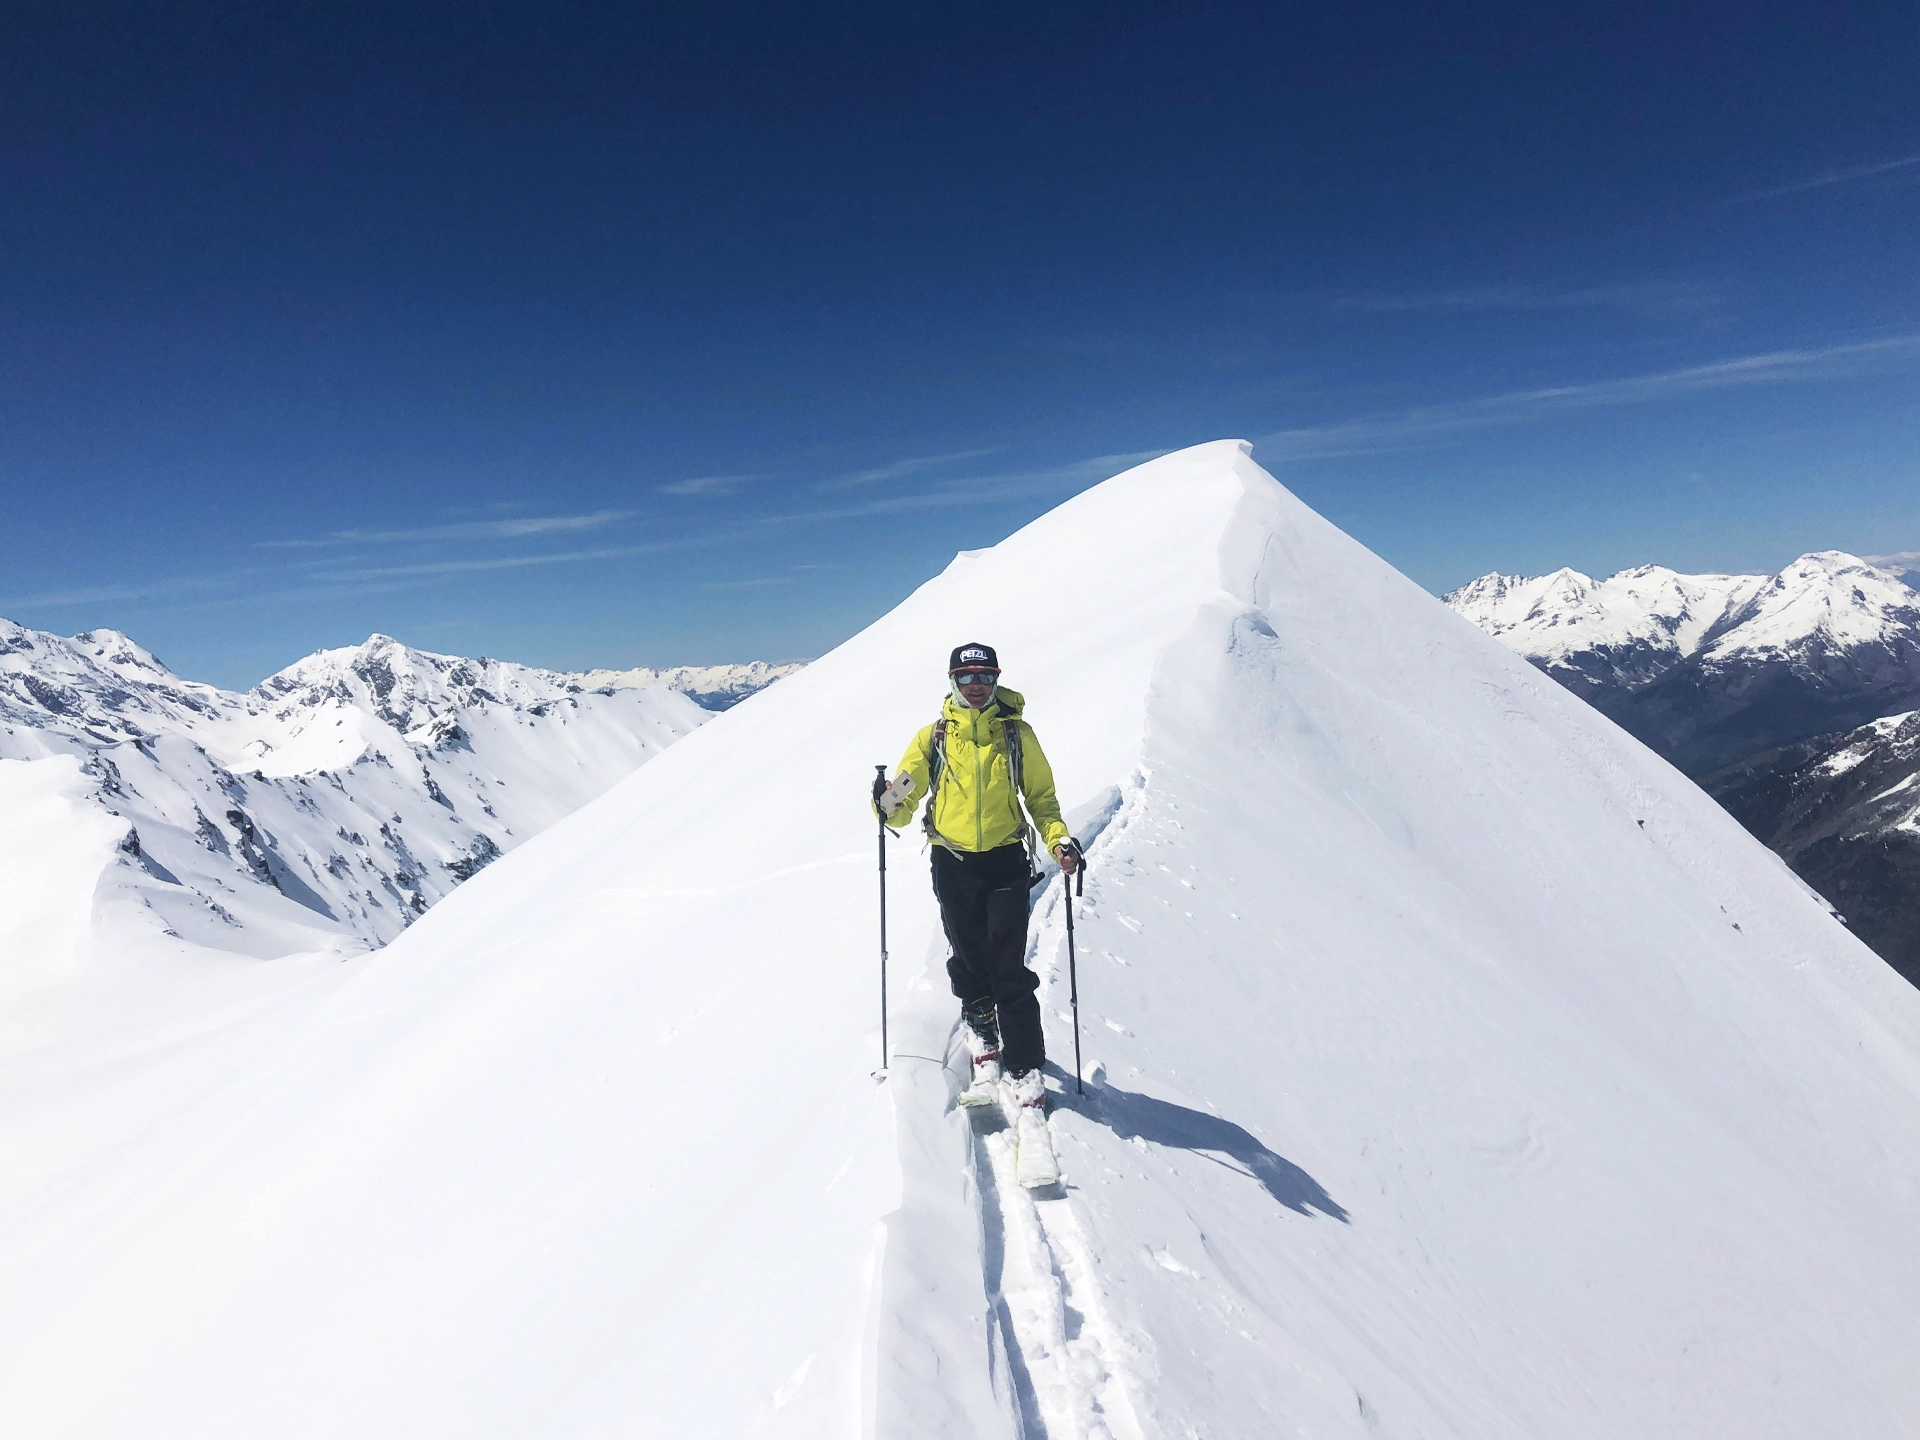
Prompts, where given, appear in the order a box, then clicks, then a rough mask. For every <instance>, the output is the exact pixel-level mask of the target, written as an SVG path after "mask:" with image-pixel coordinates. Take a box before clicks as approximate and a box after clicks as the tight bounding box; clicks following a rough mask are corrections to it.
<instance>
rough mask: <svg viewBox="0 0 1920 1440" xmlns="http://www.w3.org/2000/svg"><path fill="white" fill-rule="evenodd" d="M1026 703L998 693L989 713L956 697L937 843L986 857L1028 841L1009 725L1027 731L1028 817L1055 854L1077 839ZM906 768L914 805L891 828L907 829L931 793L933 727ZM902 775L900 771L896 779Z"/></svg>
mask: <svg viewBox="0 0 1920 1440" xmlns="http://www.w3.org/2000/svg"><path fill="white" fill-rule="evenodd" d="M1025 705H1026V702H1025V701H1024V700H1023V699H1022V698H1021V697H1020V695H1019V694H1018V693H1017V692H1015V691H1012V690H1005V689H1001V690H996V691H995V692H994V696H993V699H991V700H989V701H988V702H987V704H986V708H985V709H982V710H974V709H970V708H968V707H967V706H965V705H962V704H960V703H959V702H958V701H957V700H955V699H954V698H953V697H952V696H951V695H949V696H948V697H947V703H946V705H945V707H944V708H943V714H944V715H945V717H946V722H947V759H946V764H945V765H944V766H943V767H942V768H941V771H940V793H939V794H938V795H935V796H934V797H933V828H934V830H935V831H936V832H937V833H936V835H935V837H934V839H935V841H936V843H938V844H942V845H945V846H946V847H947V848H948V849H949V850H959V851H965V852H968V853H978V852H980V851H983V850H997V849H999V848H1000V847H1001V846H1002V845H1017V844H1019V843H1020V841H1021V839H1022V837H1023V836H1024V835H1025V834H1026V828H1027V822H1026V817H1025V816H1023V815H1022V814H1021V813H1020V801H1019V799H1017V798H1016V797H1015V796H1014V793H1013V772H1012V767H1011V766H1010V764H1009V762H1008V755H1007V726H1009V725H1018V726H1019V727H1020V781H1021V786H1020V788H1021V790H1022V791H1023V792H1024V793H1025V797H1026V802H1027V813H1028V814H1030V815H1032V816H1033V819H1034V823H1035V824H1036V825H1038V826H1039V827H1040V840H1041V843H1042V844H1043V845H1044V846H1045V847H1046V848H1047V850H1048V851H1051V850H1052V849H1053V847H1054V846H1056V845H1059V844H1061V843H1063V842H1064V841H1066V840H1067V839H1068V838H1069V831H1068V830H1067V825H1066V822H1065V821H1064V820H1062V819H1061V818H1060V801H1059V798H1058V797H1057V796H1056V795H1055V794H1054V793H1053V767H1052V766H1051V765H1049V764H1048V763H1047V757H1046V754H1045V752H1044V751H1042V750H1041V748H1040V740H1039V737H1038V736H1036V735H1035V734H1034V733H1033V727H1032V726H1031V725H1029V724H1027V722H1026V721H1025V720H1022V719H1021V718H1020V712H1021V710H1022V709H1023V708H1024V707H1025ZM900 769H901V770H905V771H906V772H907V773H908V774H909V775H911V776H912V777H913V789H912V790H911V791H909V792H908V794H907V799H906V803H904V804H903V805H901V807H900V808H899V809H898V810H896V811H894V812H893V817H892V818H891V819H889V820H888V821H887V823H888V824H889V825H891V826H893V828H894V829H896V830H900V829H904V828H905V827H906V826H907V825H908V824H909V823H910V822H911V821H912V820H913V816H914V812H915V811H916V810H918V809H919V806H920V800H921V797H922V796H924V795H925V794H926V793H927V776H928V775H929V774H930V773H931V771H932V769H933V726H931V725H929V726H927V727H926V728H925V729H923V730H922V731H921V732H920V733H919V734H918V735H915V736H914V737H913V743H912V744H911V745H909V746H907V753H906V754H905V755H903V756H901V757H900ZM896 773H897V772H896Z"/></svg>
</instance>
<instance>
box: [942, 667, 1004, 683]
mask: <svg viewBox="0 0 1920 1440" xmlns="http://www.w3.org/2000/svg"><path fill="white" fill-rule="evenodd" d="M999 678H1000V672H999V671H998V670H956V671H954V672H953V679H954V683H955V684H956V685H992V684H993V683H995V682H996V681H997V680H999Z"/></svg>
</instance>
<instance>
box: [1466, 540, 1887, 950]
mask: <svg viewBox="0 0 1920 1440" xmlns="http://www.w3.org/2000/svg"><path fill="white" fill-rule="evenodd" d="M1445 600H1446V603H1447V604H1448V605H1450V606H1452V607H1453V608H1454V609H1455V610H1456V611H1458V612H1459V613H1460V614H1462V615H1464V616H1465V617H1466V618H1467V619H1469V620H1471V621H1473V622H1474V623H1475V624H1476V625H1478V626H1480V627H1481V628H1482V629H1483V630H1486V631H1487V632H1488V633H1489V634H1492V635H1494V636H1496V637H1497V638H1499V639H1500V640H1502V641H1503V642H1505V643H1506V644H1507V645H1508V646H1510V647H1511V648H1513V649H1514V650H1516V651H1518V652H1519V653H1520V654H1522V655H1524V656H1526V657H1527V658H1528V659H1529V660H1531V661H1532V662H1533V663H1534V664H1535V665H1537V666H1539V667H1540V668H1541V669H1542V670H1544V671H1545V672H1546V673H1547V674H1548V675H1551V676H1552V677H1553V678H1554V679H1556V680H1558V681H1559V682H1560V683H1561V684H1563V685H1565V686H1566V687H1567V688H1568V689H1569V690H1572V691H1573V692H1575V693H1576V694H1578V695H1581V696H1583V697H1584V698H1586V699H1587V700H1589V701H1590V702H1592V703H1593V704H1594V705H1595V706H1596V707H1597V708H1599V709H1600V710H1601V711H1603V712H1604V713H1605V714H1607V715H1608V716H1610V717H1611V718H1612V719H1613V720H1615V721H1616V722H1617V723H1619V724H1620V725H1621V726H1622V727H1623V728H1624V729H1626V730H1628V731H1629V732H1631V733H1632V734H1634V735H1635V736H1637V737H1638V738H1639V739H1641V740H1642V741H1644V742H1645V743H1646V744H1648V745H1649V746H1651V747H1652V748H1653V749H1654V750H1656V751H1658V752H1659V753H1660V754H1662V755H1664V756H1665V757H1666V758H1667V759H1669V760H1671V761H1672V762H1673V763H1674V764H1675V765H1677V766H1678V767H1679V768H1680V769H1682V770H1683V771H1685V772H1686V773H1687V774H1688V775H1690V776H1692V777H1693V778H1695V779H1696V780H1699V781H1700V782H1701V783H1702V784H1703V785H1704V786H1705V787H1706V788H1707V789H1708V790H1709V791H1710V792H1711V793H1712V794H1713V795H1714V796H1715V797H1716V798H1718V799H1719V800H1720V801H1721V803H1722V804H1724V805H1725V806H1726V807H1727V809H1728V810H1730V811H1731V812H1732V813H1733V814H1734V815H1735V816H1736V817H1737V818H1739V819H1740V821H1741V822H1742V823H1743V824H1745V825H1746V826H1747V828H1748V829H1749V830H1751V831H1752V832H1753V833H1754V834H1755V835H1757V836H1758V837H1759V838H1760V839H1762V840H1763V841H1765V842H1766V843H1767V844H1768V845H1770V846H1771V847H1772V848H1773V849H1774V850H1775V851H1777V852H1778V853H1779V854H1780V855H1781V856H1782V857H1783V858H1785V859H1786V860H1787V862H1788V863H1789V864H1791V865H1793V866H1794V868H1795V870H1796V871H1797V872H1798V873H1799V874H1800V875H1801V877H1802V878H1803V879H1805V880H1806V881H1807V882H1808V883H1809V884H1811V885H1813V886H1814V887H1815V888H1816V889H1818V890H1819V891H1820V892H1821V893H1822V894H1823V895H1824V896H1826V898H1827V899H1828V900H1829V901H1830V902H1832V903H1833V904H1834V906H1835V907H1836V908H1838V909H1839V910H1840V912H1841V913H1842V914H1843V915H1845V916H1846V917H1847V920H1848V922H1849V923H1850V924H1851V925H1852V926H1853V927H1854V928H1855V930H1856V931H1857V932H1858V933H1859V934H1860V936H1861V938H1862V939H1864V940H1866V941H1867V942H1868V943H1869V944H1871V945H1873V946H1874V947H1875V948H1876V949H1877V950H1878V951H1879V952H1880V954H1881V955H1882V956H1884V957H1885V958H1886V959H1887V960H1888V961H1889V962H1890V963H1892V964H1893V965H1894V966H1895V968H1897V969H1899V970H1900V971H1901V973H1902V974H1904V975H1906V976H1907V978H1908V979H1910V980H1913V981H1914V982H1915V983H1916V984H1920V744H1916V743H1915V725H1916V723H1920V722H1916V721H1915V719H1914V712H1920V592H1917V591H1916V590H1915V589H1914V587H1913V586H1912V584H1910V583H1909V581H1908V578H1907V576H1905V575H1904V574H1901V573H1896V572H1894V571H1892V570H1887V569H1883V568H1881V567H1878V566H1874V565H1871V564H1868V563H1867V562H1866V561H1864V560H1861V559H1859V558H1858V557H1856V556H1853V555H1848V554H1844V553H1842V552H1840V551H1835V550H1825V551H1820V552H1817V553H1815V554H1810V555H1803V556H1801V557H1800V558H1799V559H1798V560H1796V561H1794V562H1793V563H1792V564H1791V565H1789V566H1787V567H1786V568H1785V569H1784V570H1782V571H1780V573H1779V574H1777V575H1682V574H1678V573H1676V572H1675V571H1672V570H1669V569H1666V568H1665V567H1663V566H1658V565H1645V566H1641V567H1639V568H1637V569H1633V570H1623V571H1621V572H1620V573H1619V574H1617V575H1612V576H1609V577H1608V578H1606V579H1605V580H1599V581H1596V580H1593V579H1591V578H1590V577H1588V576H1586V575H1582V574H1580V573H1579V572H1578V571H1575V570H1557V571H1555V572H1554V573H1553V574H1551V575H1544V576H1537V577H1521V576H1509V575H1483V576H1481V577H1480V578H1479V579H1478V580H1475V581H1473V582H1472V583H1471V584H1468V585H1464V586H1462V587H1461V588H1460V589H1458V590H1455V591H1453V592H1452V593H1451V594H1449V595H1447V596H1446V597H1445Z"/></svg>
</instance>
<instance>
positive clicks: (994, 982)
mask: <svg viewBox="0 0 1920 1440" xmlns="http://www.w3.org/2000/svg"><path fill="white" fill-rule="evenodd" d="M947 675H948V682H949V689H950V691H951V693H950V694H949V695H948V697H947V701H946V704H945V705H944V706H943V707H942V713H941V718H940V720H939V721H937V722H936V723H935V724H932V725H929V726H927V727H926V728H925V729H924V730H922V731H921V732H920V733H919V734H918V735H915V736H914V737H913V743H912V744H910V745H909V746H907V753H906V754H905V755H904V756H902V757H901V760H900V772H901V774H900V777H899V778H897V779H896V780H895V782H894V784H893V786H892V787H890V788H889V789H887V790H886V792H885V793H884V794H881V795H877V796H876V797H875V800H876V804H877V805H878V807H879V809H880V812H881V818H883V819H884V820H885V821H886V822H887V824H888V825H891V826H893V827H894V828H895V829H901V828H903V827H905V826H906V825H907V824H908V823H909V822H910V821H911V820H912V819H913V812H914V808H915V806H916V805H917V804H918V803H919V801H920V798H921V797H922V796H923V795H926V794H927V791H928V787H929V782H930V781H931V782H932V783H933V787H934V788H933V794H932V797H931V798H930V800H929V801H928V805H927V813H926V818H925V822H924V823H925V825H926V830H927V838H928V839H929V840H931V841H932V865H933V892H934V894H935V896H936V897H938V899H939V901H940V918H941V920H942V922H943V923H944V924H945V926H946V931H947V943H948V945H949V946H950V947H951V949H952V951H953V957H952V958H951V959H950V960H948V961H947V976H948V978H949V979H950V980H951V981H952V982H953V993H954V995H955V996H957V997H958V998H959V1000H960V1004H961V1009H962V1013H963V1014H964V1015H965V1017H966V1021H967V1024H968V1026H969V1027H970V1029H971V1030H972V1032H973V1037H974V1044H973V1046H972V1049H973V1054H974V1074H973V1082H974V1083H973V1085H972V1087H971V1088H970V1089H969V1091H968V1093H967V1094H966V1095H964V1096H962V1097H961V1098H962V1100H963V1102H965V1103H972V1104H984V1103H988V1101H989V1099H990V1098H991V1097H992V1095H993V1091H994V1089H995V1082H997V1081H998V1080H999V1079H1000V1075H1001V1069H1002V1066H1003V1065H1004V1067H1005V1072H1006V1076H1007V1079H1008V1080H1009V1081H1010V1082H1011V1084H1012V1086H1013V1089H1014V1093H1015V1096H1016V1098H1017V1100H1018V1101H1019V1103H1022V1104H1027V1105H1036V1106H1037V1105H1039V1104H1041V1103H1042V1100H1043V1094H1044V1092H1043V1090H1042V1086H1041V1080H1040V1067H1041V1065H1042V1063H1043V1062H1044V1061H1045V1059H1046V1041H1045V1038H1044V1036H1043V1035H1042V1033H1041V1028H1040V1002H1039V1000H1038V998H1037V997H1036V996H1035V994H1034V992H1035V991H1036V990H1037V989H1038V988H1039V986H1040V977H1039V976H1037V975H1035V974H1034V973H1033V972H1032V971H1031V970H1029V969H1028V968H1027V964H1026V956H1027V892H1028V890H1029V888H1030V883H1031V880H1032V877H1033V871H1032V868H1031V860H1032V857H1033V856H1034V855H1035V854H1036V853H1037V851H1038V849H1039V847H1042V846H1043V847H1044V848H1045V850H1046V851H1048V852H1049V853H1051V854H1052V856H1053V857H1054V860H1055V861H1056V863H1058V865H1059V866H1060V868H1061V869H1062V870H1063V871H1065V872H1066V873H1068V874H1072V873H1073V871H1074V869H1075V868H1076V867H1077V865H1078V864H1079V854H1080V852H1079V847H1078V846H1077V845H1076V844H1075V843H1074V840H1073V837H1072V835H1071V834H1070V833H1069V832H1068V830H1067V826H1066V822H1065V821H1063V820H1062V819H1061V818H1060V801H1059V799H1058V798H1057V797H1056V796H1055V794H1054V789H1053V767H1052V766H1051V765H1049V764H1048V763H1047V757H1046V754H1045V752H1043V751H1042V750H1041V749H1040V741H1039V739H1038V737H1037V736H1035V735H1034V733H1033V727H1032V726H1031V725H1029V724H1028V723H1027V722H1026V720H1025V719H1023V718H1022V716H1021V711H1022V710H1023V709H1024V708H1025V702H1024V701H1023V700H1022V699H1021V697H1020V696H1019V695H1018V694H1016V693H1015V692H1014V691H1012V690H1007V689H1003V688H1001V685H1000V660H999V656H998V655H996V654H995V653H994V649H993V647H992V646H991V645H980V644H969V645H962V646H960V647H958V648H957V649H955V650H954V652H953V654H952V655H951V656H950V657H948V671H947ZM936 770H937V771H938V774H937V777H936V775H935V771H936ZM1016 777H1017V782H1018V783H1017V788H1016ZM908 778H910V779H911V782H912V783H911V786H910V787H908V788H906V789H905V790H904V793H903V791H902V785H901V781H902V780H905V779H908ZM1023 800H1024V801H1025V804H1026V809H1025V812H1024V813H1023V812H1022V809H1021V802H1022V801H1023ZM1028 815H1031V816H1032V817H1033V824H1037V825H1038V826H1039V835H1038V845H1037V846H1033V847H1032V848H1030V844H1031V842H1032V841H1033V839H1034V833H1033V826H1032V825H1030V824H1029V823H1028V820H1027V816H1028Z"/></svg>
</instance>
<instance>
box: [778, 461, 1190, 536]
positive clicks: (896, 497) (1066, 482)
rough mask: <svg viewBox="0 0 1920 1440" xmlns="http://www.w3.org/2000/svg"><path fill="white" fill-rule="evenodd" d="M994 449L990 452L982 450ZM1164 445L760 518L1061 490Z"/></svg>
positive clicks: (820, 516) (889, 509)
mask: <svg viewBox="0 0 1920 1440" xmlns="http://www.w3.org/2000/svg"><path fill="white" fill-rule="evenodd" d="M981 453H990V452H981ZM1166 453H1167V452H1166V451H1165V450H1138V451H1134V452H1132V453H1131V454H1125V455H1096V456H1093V457H1092V458H1090V459H1086V460H1075V461H1072V462H1070V463H1068V464H1065V465H1048V466H1042V467H1038V468H1034V469H1028V470H1004V471H999V472H994V473H987V474H979V473H976V474H972V475H967V476H963V477H960V478H958V479H953V480H944V481H941V482H940V484H939V485H937V486H936V487H935V488H933V489H930V490H918V491H913V492H910V493H906V494H898V493H896V494H891V495H884V496H881V497H879V498H877V499H873V500H863V501H860V502H858V503H856V504H852V505H833V506H826V507H823V508H821V509H818V510H795V511H788V512H786V513H783V514H779V515H762V516H759V517H757V518H756V523H758V524H760V525H779V524H785V523H787V522H790V521H795V520H852V519H858V518H861V517H863V516H870V515H903V514H910V513H912V512H914V511H918V510H943V509H947V508H950V507H955V506H964V505H992V504H995V503H997V502H999V501H1002V500H1010V499H1015V498H1018V497H1021V496H1027V495H1047V494H1062V493H1067V492H1072V491H1075V490H1082V489H1085V488H1086V487H1087V486H1089V485H1092V484H1094V483H1096V482H1097V481H1101V480H1105V479H1107V478H1108V477H1110V476H1113V475H1117V474H1119V472H1120V471H1122V470H1128V469H1131V468H1132V467H1133V466H1135V465H1138V464H1140V463H1142V462H1143V461H1147V460H1152V459H1154V458H1155V457H1156V456H1160V455H1164V454H1166Z"/></svg>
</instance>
